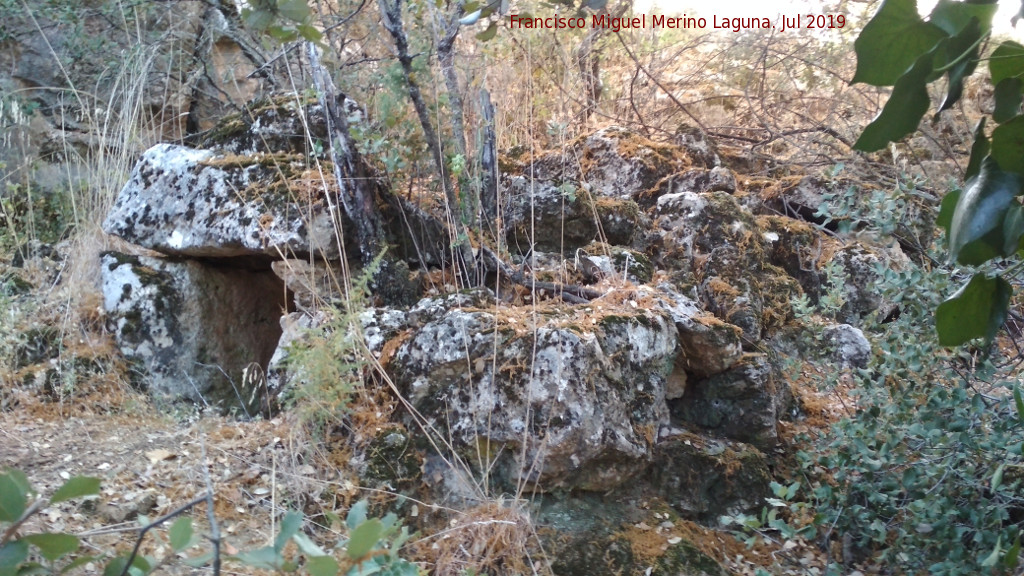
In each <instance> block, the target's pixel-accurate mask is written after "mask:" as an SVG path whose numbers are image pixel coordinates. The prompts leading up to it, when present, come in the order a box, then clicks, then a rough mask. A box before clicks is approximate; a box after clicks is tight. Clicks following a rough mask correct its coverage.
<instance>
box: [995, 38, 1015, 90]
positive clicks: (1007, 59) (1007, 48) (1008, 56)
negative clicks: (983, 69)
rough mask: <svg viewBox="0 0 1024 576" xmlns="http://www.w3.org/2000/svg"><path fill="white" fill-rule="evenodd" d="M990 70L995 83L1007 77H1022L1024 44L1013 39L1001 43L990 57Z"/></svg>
mask: <svg viewBox="0 0 1024 576" xmlns="http://www.w3.org/2000/svg"><path fill="white" fill-rule="evenodd" d="M988 71H989V73H991V74H992V84H993V85H998V84H999V83H1000V82H1002V81H1003V80H1006V79H1007V78H1020V77H1021V76H1022V75H1024V46H1022V45H1020V44H1018V43H1017V42H1014V41H1012V40H1009V41H1006V42H1003V43H1002V44H1000V45H999V46H998V47H997V48H996V49H995V50H993V51H992V55H991V56H989V57H988Z"/></svg>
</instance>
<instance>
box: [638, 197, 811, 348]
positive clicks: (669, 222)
mask: <svg viewBox="0 0 1024 576" xmlns="http://www.w3.org/2000/svg"><path fill="white" fill-rule="evenodd" d="M653 213H654V218H655V227H656V229H655V231H654V232H653V233H652V234H651V235H650V237H649V238H648V242H649V243H650V251H651V252H652V254H653V258H652V260H653V261H654V262H655V264H656V266H658V267H659V268H662V269H664V270H667V271H671V272H670V278H671V279H672V284H673V285H674V286H676V287H677V288H678V289H679V290H680V291H682V292H683V293H687V294H690V293H692V294H694V296H695V299H696V300H697V301H698V303H699V304H700V306H701V308H703V309H704V310H706V311H709V312H711V313H713V314H714V315H715V316H717V317H718V318H719V319H721V320H723V321H725V322H728V323H729V324H733V325H735V326H738V327H740V328H741V329H742V330H743V337H744V340H745V342H751V343H752V342H756V341H758V340H760V339H761V338H762V336H764V335H765V332H770V331H773V330H776V329H778V328H780V327H781V326H783V325H785V323H786V322H787V321H789V320H790V319H791V318H792V307H791V306H790V300H791V299H792V298H793V297H794V296H796V295H798V294H800V291H801V289H800V285H799V284H798V283H797V282H796V280H794V279H793V278H792V277H790V276H789V275H788V274H786V272H785V270H783V269H781V268H779V267H777V266H775V265H774V264H772V263H771V261H770V259H769V256H768V251H767V249H766V240H765V237H764V231H763V230H762V229H761V227H760V226H759V224H758V223H757V221H756V219H755V218H754V216H753V214H751V213H750V212H749V211H748V210H746V209H745V208H744V207H743V206H741V205H740V204H739V203H738V202H737V201H736V199H735V198H734V197H733V196H732V195H730V194H728V193H726V192H721V191H720V192H703V193H697V192H678V193H673V194H666V195H664V196H661V197H660V198H658V202H657V205H656V206H655V208H654V210H653Z"/></svg>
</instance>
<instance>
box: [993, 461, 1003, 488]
mask: <svg viewBox="0 0 1024 576" xmlns="http://www.w3.org/2000/svg"><path fill="white" fill-rule="evenodd" d="M1005 469H1006V463H1005V462H1003V463H1002V464H1000V465H999V467H998V468H996V471H995V473H993V474H992V491H993V492H994V491H996V490H998V489H999V486H1001V485H1002V484H1003V471H1004V470H1005Z"/></svg>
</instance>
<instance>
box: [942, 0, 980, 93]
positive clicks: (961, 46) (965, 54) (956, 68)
mask: <svg viewBox="0 0 1024 576" xmlns="http://www.w3.org/2000/svg"><path fill="white" fill-rule="evenodd" d="M958 4H959V3H958ZM980 39H981V27H980V25H979V23H978V19H977V18H970V20H969V23H968V24H967V26H965V27H964V28H963V29H962V30H961V31H960V32H959V33H957V35H956V36H954V37H952V38H950V39H949V41H948V42H945V43H944V44H945V50H944V52H945V60H944V61H943V62H942V63H941V65H940V64H939V63H938V62H936V65H935V68H936V69H941V68H945V67H946V65H947V63H949V64H951V65H950V67H949V70H947V72H946V76H947V78H948V82H947V83H946V97H945V98H943V99H942V104H940V105H939V110H938V112H942V111H943V110H948V109H949V108H950V107H952V106H953V105H954V104H956V103H957V101H959V100H960V96H961V95H962V94H963V92H964V78H966V77H968V76H970V75H971V74H974V69H975V68H977V67H978V50H979V44H978V40H980ZM953 62H956V63H955V64H952V63H953Z"/></svg>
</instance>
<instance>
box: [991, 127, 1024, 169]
mask: <svg viewBox="0 0 1024 576" xmlns="http://www.w3.org/2000/svg"><path fill="white" fill-rule="evenodd" d="M992 157H993V158H995V160H996V162H998V163H999V167H1000V168H1002V169H1003V170H1007V171H1009V172H1018V173H1024V116H1017V117H1016V118H1013V119H1012V120H1010V121H1009V122H1005V123H1003V124H1002V125H1000V126H999V127H997V128H996V129H995V130H993V131H992Z"/></svg>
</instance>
